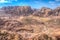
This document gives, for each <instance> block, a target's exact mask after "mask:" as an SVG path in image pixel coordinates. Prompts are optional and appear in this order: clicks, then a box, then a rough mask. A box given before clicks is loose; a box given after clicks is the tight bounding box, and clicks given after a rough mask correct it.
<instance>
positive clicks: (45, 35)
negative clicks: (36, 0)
mask: <svg viewBox="0 0 60 40" xmlns="http://www.w3.org/2000/svg"><path fill="white" fill-rule="evenodd" d="M15 16H16V17H15ZM0 40H60V7H58V8H56V9H50V8H46V7H42V8H41V9H32V8H31V7H30V6H8V7H2V8H0Z"/></svg>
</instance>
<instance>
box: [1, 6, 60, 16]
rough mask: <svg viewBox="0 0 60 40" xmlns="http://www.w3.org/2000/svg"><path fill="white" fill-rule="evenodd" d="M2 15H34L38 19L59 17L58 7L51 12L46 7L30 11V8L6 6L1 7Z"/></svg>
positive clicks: (59, 10) (59, 8)
mask: <svg viewBox="0 0 60 40" xmlns="http://www.w3.org/2000/svg"><path fill="white" fill-rule="evenodd" d="M1 9H2V10H4V11H3V12H4V13H7V14H11V15H12V16H28V15H35V16H40V17H48V16H59V15H60V7H57V8H56V9H54V10H52V9H50V8H47V7H42V8H41V9H32V8H31V7H30V6H8V7H2V8H1Z"/></svg>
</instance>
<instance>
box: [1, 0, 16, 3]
mask: <svg viewBox="0 0 60 40" xmlns="http://www.w3.org/2000/svg"><path fill="white" fill-rule="evenodd" d="M13 1H17V0H0V3H11V2H13Z"/></svg>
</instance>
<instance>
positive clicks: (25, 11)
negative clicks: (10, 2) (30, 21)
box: [2, 6, 33, 16]
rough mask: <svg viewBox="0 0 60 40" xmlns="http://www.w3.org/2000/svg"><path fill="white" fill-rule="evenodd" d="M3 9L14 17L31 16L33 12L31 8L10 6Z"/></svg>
mask: <svg viewBox="0 0 60 40" xmlns="http://www.w3.org/2000/svg"><path fill="white" fill-rule="evenodd" d="M2 9H3V10H5V13H7V14H11V15H12V16H15V15H16V16H17V15H18V16H20V15H29V14H31V13H32V12H33V11H32V9H31V7H29V6H8V7H3V8H2Z"/></svg>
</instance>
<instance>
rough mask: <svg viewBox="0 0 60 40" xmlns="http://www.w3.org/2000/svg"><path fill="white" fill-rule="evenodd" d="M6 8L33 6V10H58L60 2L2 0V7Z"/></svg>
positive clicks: (47, 0) (57, 0)
mask: <svg viewBox="0 0 60 40" xmlns="http://www.w3.org/2000/svg"><path fill="white" fill-rule="evenodd" d="M4 6H31V7H32V8H42V7H48V8H56V7H59V6H60V0H0V7H4Z"/></svg>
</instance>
